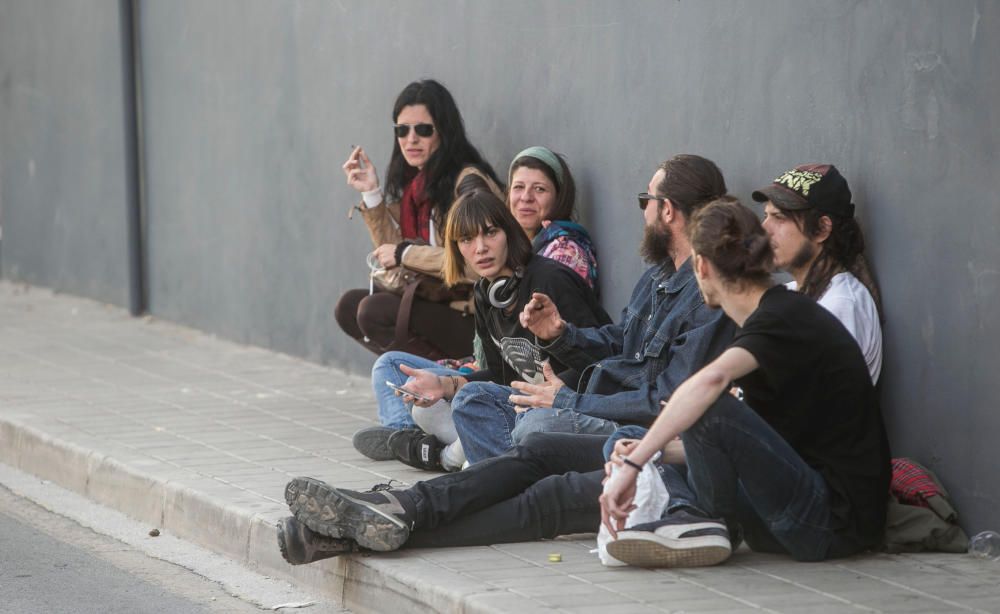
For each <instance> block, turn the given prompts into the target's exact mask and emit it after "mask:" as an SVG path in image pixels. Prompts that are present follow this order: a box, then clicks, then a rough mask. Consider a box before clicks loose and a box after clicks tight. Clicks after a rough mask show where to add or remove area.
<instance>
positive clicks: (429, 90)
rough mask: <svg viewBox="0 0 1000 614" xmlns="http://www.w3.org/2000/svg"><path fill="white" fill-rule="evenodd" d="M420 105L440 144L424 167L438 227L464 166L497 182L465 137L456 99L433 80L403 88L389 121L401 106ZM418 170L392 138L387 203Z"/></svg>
mask: <svg viewBox="0 0 1000 614" xmlns="http://www.w3.org/2000/svg"><path fill="white" fill-rule="evenodd" d="M418 104H422V105H424V106H425V107H427V112H428V113H430V115H431V118H432V119H433V120H434V129H435V130H436V131H437V133H438V136H439V137H440V145H438V148H437V150H436V151H435V152H434V153H433V154H432V155H431V157H430V159H428V160H427V164H425V165H424V173H425V176H426V177H427V180H426V183H425V186H426V187H425V188H424V190H425V192H426V194H427V197H428V198H429V199H430V201H431V205H432V209H431V215H432V216H433V218H434V222H435V224H436V225H437V226H438V227H441V225H442V224H443V221H444V219H445V216H446V215H447V213H448V207H449V206H450V205H451V202H452V199H453V198H454V197H453V194H454V189H455V178H456V177H457V176H458V173H459V172H460V171H461V170H462V168H463V167H465V166H469V165H472V166H476V167H478V168H479V169H480V170H481V171H483V172H484V173H486V174H488V175H489V176H490V177H492V178H493V180H494V181H496V182H497V183H498V184H499V183H500V180H499V179H497V175H496V173H495V172H493V167H491V166H490V165H489V163H488V162H486V160H484V159H483V157H482V156H481V155H479V151H478V150H476V148H475V147H473V146H472V144H471V143H469V140H468V139H467V138H466V136H465V124H464V123H463V122H462V115H461V113H459V112H458V107H457V106H456V105H455V99H454V98H452V97H451V93H450V92H449V91H448V89H447V88H445V86H443V85H441V84H440V83H438V82H437V81H435V80H433V79H424V80H422V81H414V82H413V83H411V84H409V85H407V86H406V87H405V88H403V91H402V92H400V93H399V96H398V97H397V98H396V103H395V104H394V105H393V107H392V121H393V123H396V119H397V118H398V117H399V114H400V113H401V112H402V111H403V107H408V106H412V105H418ZM417 172H418V171H417V169H415V168H414V167H412V166H410V165H409V164H407V163H406V158H404V157H403V152H402V150H401V149H400V148H399V139H396V138H393V142H392V157H391V158H390V159H389V170H388V171H387V172H386V179H385V193H386V197H387V198H388V200H389V201H398V200H399V199H400V198H402V196H403V190H404V189H405V188H406V185H407V184H408V183H409V182H410V181H411V180H412V179H413V178H414V177H415V176H416V175H417Z"/></svg>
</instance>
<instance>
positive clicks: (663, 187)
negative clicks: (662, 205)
mask: <svg viewBox="0 0 1000 614" xmlns="http://www.w3.org/2000/svg"><path fill="white" fill-rule="evenodd" d="M659 168H660V169H661V170H663V179H662V180H661V181H660V185H658V186H656V189H657V191H659V195H660V196H664V197H666V198H669V199H670V202H671V203H673V206H674V207H675V208H677V209H679V210H680V212H681V213H683V214H684V219H685V220H690V219H691V215H692V214H693V213H694V211H695V209H696V208H698V207H699V206H700V205H703V204H705V203H707V202H709V201H712V200H715V199H716V198H721V197H722V196H724V195H725V194H726V180H725V179H724V178H723V177H722V171H720V170H719V167H718V166H716V165H715V162H712V161H711V160H709V159H708V158H703V157H701V156H697V155H694V154H678V155H676V156H674V157H673V158H671V159H669V160H667V161H665V162H663V163H662V164H660V166H659Z"/></svg>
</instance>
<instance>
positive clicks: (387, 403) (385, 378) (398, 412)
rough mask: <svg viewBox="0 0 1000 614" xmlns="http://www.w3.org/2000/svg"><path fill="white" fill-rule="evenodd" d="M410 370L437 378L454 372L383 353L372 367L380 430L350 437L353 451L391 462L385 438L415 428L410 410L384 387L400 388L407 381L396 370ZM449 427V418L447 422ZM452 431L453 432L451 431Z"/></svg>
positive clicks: (430, 362) (375, 428) (369, 429)
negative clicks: (427, 370)
mask: <svg viewBox="0 0 1000 614" xmlns="http://www.w3.org/2000/svg"><path fill="white" fill-rule="evenodd" d="M404 364H405V365H407V366H410V367H413V368H414V369H429V370H432V371H434V372H435V373H438V374H454V373H456V372H455V371H451V370H450V369H443V368H441V367H439V366H438V364H437V363H436V362H434V361H433V360H428V359H426V358H421V357H420V356H414V355H413V354H408V353H406V352H386V353H384V354H382V355H381V356H379V357H378V359H377V360H376V361H375V365H374V366H373V367H372V391H373V392H374V393H375V400H376V402H377V403H378V418H379V422H380V423H381V426H370V427H367V428H363V429H361V430H359V431H358V432H356V433H355V434H354V437H353V438H352V440H351V442H352V443H353V445H354V449H355V450H357V451H358V452H361V453H362V454H364V455H365V456H367V457H368V458H371V459H374V460H391V459H393V458H395V455H394V454H393V451H392V450H391V449H389V437H391V436H392V435H393V434H394V433H396V432H397V431H400V430H403V429H412V428H414V427H415V426H416V425H417V421H416V420H415V419H414V415H412V414H411V408H410V406H409V405H408V404H407V403H404V402H403V397H402V396H397V395H396V391H395V390H393V389H392V388H390V387H389V386H388V385H387V382H392V383H393V384H395V385H397V386H402V385H403V384H405V383H406V380H407V379H408V378H409V376H408V375H406V374H404V373H403V372H402V371H401V370H400V368H399V367H400V365H404ZM448 420H449V423H450V417H449V418H448ZM452 431H454V428H452Z"/></svg>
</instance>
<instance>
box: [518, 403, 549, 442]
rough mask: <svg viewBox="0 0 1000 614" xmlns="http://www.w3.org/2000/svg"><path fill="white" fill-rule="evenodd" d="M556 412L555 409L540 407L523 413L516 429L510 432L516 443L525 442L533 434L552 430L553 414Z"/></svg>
mask: <svg viewBox="0 0 1000 614" xmlns="http://www.w3.org/2000/svg"><path fill="white" fill-rule="evenodd" d="M554 412H555V410H553V409H547V408H538V409H532V410H529V411H528V412H527V413H525V414H522V415H521V417H520V419H518V421H517V424H515V425H514V430H512V431H511V432H510V438H511V439H512V440H513V441H514V445H521V444H523V443H524V442H525V441H526V440H527V438H528V437H529V436H531V435H534V434H538V433H548V432H552V430H553V429H552V428H551V422H552V420H551V415H552V414H553V413H554Z"/></svg>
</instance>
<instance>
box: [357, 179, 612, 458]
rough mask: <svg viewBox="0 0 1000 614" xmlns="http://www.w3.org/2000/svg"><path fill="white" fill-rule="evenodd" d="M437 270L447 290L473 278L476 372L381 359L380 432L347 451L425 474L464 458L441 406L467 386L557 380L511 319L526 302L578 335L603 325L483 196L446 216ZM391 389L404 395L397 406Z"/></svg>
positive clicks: (594, 308) (575, 279) (562, 274)
mask: <svg viewBox="0 0 1000 614" xmlns="http://www.w3.org/2000/svg"><path fill="white" fill-rule="evenodd" d="M444 262H445V264H444V275H445V281H446V282H447V283H449V284H454V283H457V282H459V281H461V280H463V279H467V278H468V277H470V276H478V277H479V278H480V279H479V281H478V282H477V283H476V285H475V292H474V295H475V307H476V310H475V311H476V316H475V321H476V332H477V333H478V335H479V336H480V338H481V339H482V340H483V350H484V355H485V359H486V360H485V364H484V365H481V367H482V368H481V369H479V370H478V371H475V372H473V373H467V374H462V373H459V372H457V371H453V370H450V369H444V368H441V367H439V366H438V365H436V364H435V363H433V362H432V361H428V360H425V359H421V358H420V357H417V356H412V355H408V354H405V353H402V352H392V353H391V354H389V355H387V356H388V357H389V358H391V360H383V359H385V358H386V357H387V356H383V357H382V359H380V361H379V364H382V365H383V367H382V368H377V369H375V370H374V371H373V374H372V378H373V386H374V387H375V390H376V396H377V398H378V402H379V408H378V411H379V419H380V421H381V422H382V426H381V427H372V428H368V429H363V430H362V431H359V432H358V433H356V434H355V436H354V446H355V448H357V449H358V451H359V452H361V453H362V454H364V455H365V456H368V457H369V458H373V459H376V460H389V459H393V458H395V459H397V460H400V461H402V462H404V463H407V464H409V465H411V466H415V467H420V468H424V469H437V470H442V469H443V470H457V469H460V468H461V466H462V465H463V464H464V462H465V455H464V453H463V452H462V448H461V442H460V441H459V440H458V436H457V433H456V432H455V426H454V423H453V422H452V419H451V407H450V405H449V402H450V401H451V399H452V398H453V397H454V396H455V393H456V392H458V390H459V389H461V388H462V386H464V385H465V384H467V383H468V382H470V381H489V382H495V383H498V384H502V385H505V386H509V385H510V383H511V382H512V381H514V380H516V379H522V380H524V381H528V382H533V383H537V382H540V381H543V380H544V378H545V377H546V373H548V374H549V375H550V376H551V375H552V374H553V373H560V372H562V371H565V367H564V366H563V365H561V364H559V363H558V362H555V361H552V363H551V364H548V363H546V356H545V355H544V352H543V351H542V350H541V349H540V348H539V346H538V344H537V343H536V339H535V337H534V335H532V334H531V333H530V332H529V331H528V330H527V329H525V328H523V327H522V326H521V323H520V321H519V318H518V316H519V314H520V313H521V311H522V310H523V309H524V306H525V305H526V304H527V303H528V302H529V301H530V300H531V295H532V292H544V293H545V294H547V295H548V296H550V297H553V299H554V300H555V301H556V303H557V305H558V308H559V311H560V313H562V314H564V317H565V318H566V319H567V320H569V321H572V322H573V323H574V324H576V325H577V326H581V327H590V326H602V325H604V324H607V323H609V322H610V321H611V319H610V318H609V317H608V314H607V313H606V312H605V311H604V309H602V308H601V306H600V304H599V303H598V301H597V297H596V296H595V295H594V293H593V291H592V290H591V289H590V287H589V286H588V285H587V283H586V281H584V279H583V278H582V277H580V276H579V275H578V274H576V273H574V272H573V271H572V270H570V269H569V268H567V267H566V266H564V265H562V264H560V263H558V262H556V261H554V260H552V259H549V258H543V257H538V256H536V255H535V254H534V253H533V251H532V247H531V242H530V240H529V239H528V236H527V235H526V234H525V232H524V230H523V229H522V228H521V226H520V225H519V224H518V222H517V220H516V219H515V218H514V216H513V215H512V214H511V212H510V210H509V209H508V208H507V207H506V206H505V205H504V203H503V201H501V200H500V199H499V198H497V196H496V195H495V194H493V193H492V192H489V191H485V190H473V191H472V192H469V193H466V194H464V195H462V196H461V197H460V199H459V201H458V202H457V203H456V204H455V205H453V206H452V210H451V212H450V213H449V215H448V222H447V228H446V231H445V258H444ZM390 384H391V385H392V386H397V387H400V388H403V394H402V396H397V394H398V393H397V392H395V391H394V390H393V389H392V386H390ZM407 393H412V394H407ZM411 404H412V405H413V407H412V415H411V411H410V405H411ZM417 426H419V427H420V428H414V427H417Z"/></svg>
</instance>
